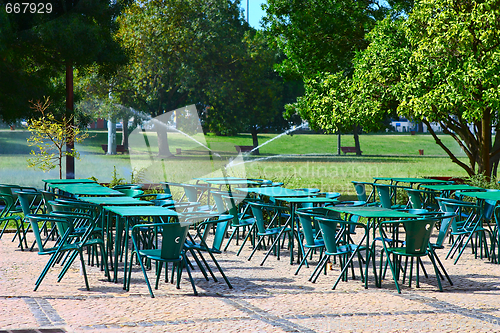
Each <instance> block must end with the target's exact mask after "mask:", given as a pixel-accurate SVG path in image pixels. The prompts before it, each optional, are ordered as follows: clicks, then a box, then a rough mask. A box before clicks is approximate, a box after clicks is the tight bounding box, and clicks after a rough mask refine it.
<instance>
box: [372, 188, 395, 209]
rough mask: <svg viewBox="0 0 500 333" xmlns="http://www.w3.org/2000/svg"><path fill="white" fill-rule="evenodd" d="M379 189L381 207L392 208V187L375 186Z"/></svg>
mask: <svg viewBox="0 0 500 333" xmlns="http://www.w3.org/2000/svg"><path fill="white" fill-rule="evenodd" d="M373 186H375V188H376V189H377V194H378V197H379V199H380V205H381V206H382V208H389V209H390V208H391V207H392V201H391V186H390V185H386V184H373Z"/></svg>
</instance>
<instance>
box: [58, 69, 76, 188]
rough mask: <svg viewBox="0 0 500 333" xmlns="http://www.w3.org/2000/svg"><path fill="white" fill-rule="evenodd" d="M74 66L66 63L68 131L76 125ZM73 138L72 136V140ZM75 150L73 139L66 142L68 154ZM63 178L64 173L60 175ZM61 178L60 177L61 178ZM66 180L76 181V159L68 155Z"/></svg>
mask: <svg viewBox="0 0 500 333" xmlns="http://www.w3.org/2000/svg"><path fill="white" fill-rule="evenodd" d="M73 105H74V104H73V64H72V63H71V61H67V62H66V119H71V121H70V123H69V125H68V126H69V127H68V131H73V128H72V126H73V125H74V123H75V120H74V118H73V114H74V112H73V110H74V107H73ZM72 137H73V136H72V135H70V138H72ZM74 148H75V143H74V142H73V140H72V139H70V140H68V141H67V142H66V152H68V153H72V152H73V149H74ZM60 175H61V176H62V173H60ZM61 176H60V177H61ZM66 179H75V158H74V157H73V156H68V155H66Z"/></svg>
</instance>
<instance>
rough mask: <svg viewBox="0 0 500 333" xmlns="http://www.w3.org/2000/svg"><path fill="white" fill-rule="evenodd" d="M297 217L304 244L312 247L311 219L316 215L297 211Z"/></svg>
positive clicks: (312, 231)
mask: <svg viewBox="0 0 500 333" xmlns="http://www.w3.org/2000/svg"><path fill="white" fill-rule="evenodd" d="M297 216H298V217H299V221H300V225H301V227H302V231H303V233H304V239H305V241H306V244H307V245H311V246H312V245H314V236H315V235H314V230H313V223H314V222H313V219H314V218H315V217H317V216H318V215H315V214H310V213H304V212H300V211H297Z"/></svg>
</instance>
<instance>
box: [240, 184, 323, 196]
mask: <svg viewBox="0 0 500 333" xmlns="http://www.w3.org/2000/svg"><path fill="white" fill-rule="evenodd" d="M235 191H239V192H243V193H254V194H256V195H259V196H265V197H273V198H277V197H309V196H313V197H314V196H315V195H314V194H311V193H308V192H305V191H297V190H292V189H288V188H284V187H255V188H254V187H241V188H236V189H235Z"/></svg>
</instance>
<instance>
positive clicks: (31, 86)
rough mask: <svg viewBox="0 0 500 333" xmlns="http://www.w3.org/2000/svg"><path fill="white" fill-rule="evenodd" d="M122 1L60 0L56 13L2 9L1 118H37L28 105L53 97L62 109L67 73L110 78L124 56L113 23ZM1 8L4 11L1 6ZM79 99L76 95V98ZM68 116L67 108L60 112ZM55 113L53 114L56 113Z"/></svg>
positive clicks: (0, 18) (10, 119)
mask: <svg viewBox="0 0 500 333" xmlns="http://www.w3.org/2000/svg"><path fill="white" fill-rule="evenodd" d="M123 5H124V1H113V2H110V1H106V0H95V1H88V0H82V1H69V0H63V1H56V2H53V3H52V8H53V10H52V12H51V13H44V14H36V13H35V14H32V13H23V14H14V13H12V14H7V13H6V11H5V10H4V8H2V10H0V59H2V61H1V62H0V77H2V78H9V80H1V82H0V117H2V118H3V119H4V120H6V121H13V120H15V119H19V118H29V117H32V116H36V114H34V113H33V112H32V111H31V109H30V104H29V101H30V100H38V99H42V97H43V96H51V97H52V100H53V102H54V106H55V108H57V107H59V108H61V109H62V108H63V105H64V103H63V100H64V98H65V85H66V82H65V79H64V74H65V72H66V70H69V69H70V68H72V67H75V68H77V69H80V70H85V68H86V67H87V66H94V67H96V68H98V72H99V73H100V75H103V76H109V75H110V74H111V73H112V72H114V71H116V69H117V66H118V65H120V64H123V63H125V61H126V56H125V54H124V53H123V51H122V50H121V48H120V46H119V44H118V43H117V42H116V41H115V40H114V38H113V37H112V36H113V32H114V31H115V30H116V28H117V25H116V20H114V18H115V17H116V16H117V14H118V13H119V12H120V10H121V8H122V7H123ZM2 7H3V6H2ZM76 97H78V96H76ZM62 111H63V112H66V110H65V109H63V110H62ZM54 112H55V110H54Z"/></svg>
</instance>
